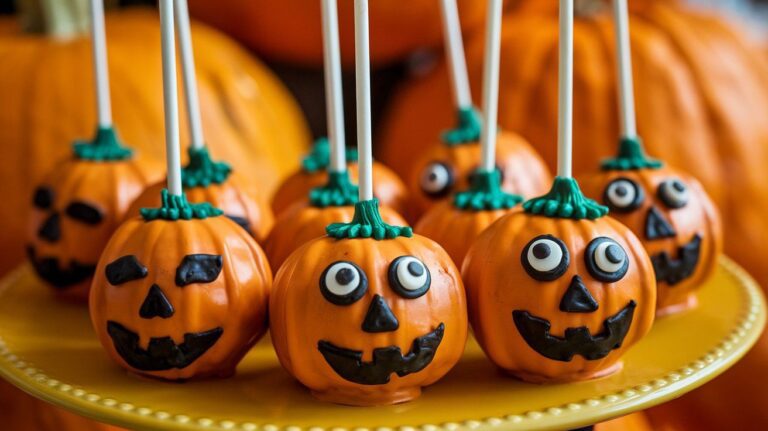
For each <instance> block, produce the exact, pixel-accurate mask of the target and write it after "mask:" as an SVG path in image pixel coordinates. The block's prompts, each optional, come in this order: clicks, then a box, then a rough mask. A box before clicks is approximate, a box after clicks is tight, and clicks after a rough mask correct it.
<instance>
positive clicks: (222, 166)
mask: <svg viewBox="0 0 768 431" xmlns="http://www.w3.org/2000/svg"><path fill="white" fill-rule="evenodd" d="M188 153H189V163H188V164H187V166H184V167H183V168H182V169H181V184H182V186H184V187H185V188H190V187H208V186H210V185H211V184H221V183H223V182H224V181H226V180H227V178H229V174H230V173H232V168H231V167H230V166H229V164H228V163H226V162H215V161H213V159H211V155H210V154H209V153H208V149H207V148H206V147H203V148H192V147H189V150H188Z"/></svg>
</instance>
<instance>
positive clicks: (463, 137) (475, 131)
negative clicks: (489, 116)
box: [443, 107, 482, 147]
mask: <svg viewBox="0 0 768 431" xmlns="http://www.w3.org/2000/svg"><path fill="white" fill-rule="evenodd" d="M481 128H482V123H481V121H480V114H479V113H478V112H477V109H475V107H471V108H460V109H459V110H458V125H457V126H456V128H455V129H451V130H447V131H445V132H443V142H444V143H445V144H446V145H448V146H451V147H452V146H456V145H461V144H467V143H470V142H477V141H479V140H480V131H481Z"/></svg>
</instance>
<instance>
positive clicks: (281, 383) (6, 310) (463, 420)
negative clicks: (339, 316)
mask: <svg viewBox="0 0 768 431" xmlns="http://www.w3.org/2000/svg"><path fill="white" fill-rule="evenodd" d="M765 318H766V311H765V301H764V299H763V296H762V293H761V291H760V289H759V288H758V286H757V285H756V284H755V282H754V281H753V280H752V279H751V278H750V277H749V275H747V274H746V272H744V271H743V270H742V269H741V268H739V267H738V266H737V265H736V264H734V263H733V262H732V261H730V260H729V259H727V258H722V259H721V261H720V265H719V268H718V270H717V272H716V274H715V276H714V277H713V278H712V280H711V281H710V282H709V283H708V284H707V285H706V286H704V287H703V289H702V291H701V294H700V306H699V307H698V308H696V309H695V310H693V311H690V312H687V313H684V314H682V315H678V316H673V317H669V318H665V319H662V320H660V321H658V322H657V323H656V325H655V326H654V328H653V330H652V331H651V333H650V334H649V335H648V336H647V337H646V338H645V339H643V340H642V341H641V342H640V343H639V344H638V345H636V346H635V347H634V348H632V349H631V350H630V351H629V353H628V354H627V355H626V357H625V361H624V369H623V370H622V371H621V372H619V373H617V374H614V375H612V376H610V377H606V378H602V379H598V380H594V381H590V382H582V383H576V384H563V385H546V386H538V385H531V384H526V383H522V382H520V381H517V380H514V379H511V378H507V377H503V376H502V375H501V374H500V373H499V372H498V371H497V370H496V369H495V368H494V367H493V366H492V365H491V363H490V362H489V361H488V360H487V359H486V358H485V357H484V356H483V353H482V352H481V351H480V349H479V347H478V346H477V344H476V343H475V342H474V340H472V339H470V341H469V342H468V346H467V351H466V353H465V354H464V357H463V359H462V360H461V362H459V364H458V365H457V366H456V368H455V369H454V370H453V371H451V372H450V373H449V374H448V376H446V378H444V379H443V380H442V381H440V382H438V383H437V384H436V385H434V386H432V387H429V388H426V389H425V390H424V393H423V395H422V396H421V398H419V399H417V400H416V401H413V402H410V403H407V404H401V405H395V406H387V407H374V408H360V407H344V406H337V405H331V404H326V403H322V402H319V401H316V400H314V399H313V398H312V396H311V395H310V394H309V392H308V391H307V390H305V389H304V388H302V387H301V386H300V385H299V384H298V383H296V382H295V381H294V380H293V379H292V378H291V377H290V376H289V375H288V374H287V373H286V372H284V371H283V370H282V368H280V365H279V364H278V362H277V359H276V357H275V355H274V353H273V351H272V347H271V345H270V342H269V340H268V339H265V340H262V341H261V342H260V343H259V344H258V345H257V346H256V347H255V348H254V349H253V350H252V351H251V352H250V354H249V355H248V356H247V357H246V358H245V359H244V360H243V362H242V363H241V364H240V366H239V367H238V370H237V371H238V372H237V374H236V376H235V377H233V378H229V379H223V380H205V381H191V382H185V383H165V382H160V381H156V380H149V379H144V378H140V377H136V376H133V375H130V374H128V373H126V372H125V371H123V370H122V369H121V368H119V367H118V366H117V365H115V364H113V363H112V362H111V361H110V360H109V359H108V358H107V356H106V354H104V352H103V351H102V349H101V346H100V345H99V343H98V341H97V340H96V338H95V336H94V333H93V329H92V328H91V323H90V320H89V318H88V312H87V308H86V307H82V306H77V305H70V304H63V303H61V302H58V301H55V300H54V298H53V296H52V295H51V294H50V292H49V291H48V290H47V288H45V287H43V286H42V285H41V284H40V283H39V282H37V281H36V279H35V277H34V276H33V274H32V272H31V270H30V269H29V268H28V267H27V266H24V267H21V268H19V269H18V270H16V271H15V272H14V273H12V274H10V275H9V276H8V277H6V278H5V279H4V280H3V281H2V282H0V377H3V378H5V379H7V380H9V381H10V382H11V383H13V384H14V385H16V386H18V387H19V388H21V389H23V390H24V391H26V392H29V393H30V394H32V395H34V396H36V397H38V398H40V399H42V400H45V401H48V402H51V403H53V404H56V405H59V406H61V407H64V408H66V409H69V410H71V411H73V412H76V413H79V414H82V415H85V416H88V417H90V418H93V419H96V420H99V421H103V422H107V423H111V424H115V425H121V426H125V427H129V428H134V429H158V430H192V429H233V430H263V431H278V430H285V431H301V430H305V429H306V430H312V431H322V430H325V429H328V430H336V431H342V430H358V431H362V430H380V431H383V430H390V429H397V430H400V431H407V430H411V431H416V430H424V431H430V430H434V431H438V430H443V429H445V430H460V429H473V430H485V429H491V428H494V429H504V430H518V429H519V430H523V429H524V430H538V429H571V428H578V427H580V426H585V425H589V424H593V423H597V422H601V421H604V420H607V419H610V418H613V417H617V416H621V415H624V414H627V413H630V412H633V411H636V410H641V409H644V408H647V407H650V406H653V405H657V404H660V403H663V402H665V401H667V400H670V399H672V398H675V397H679V396H681V395H682V394H684V393H685V392H688V391H690V390H692V389H694V388H696V387H698V386H700V385H702V384H704V383H706V382H707V381H709V380H711V379H712V378H714V377H715V376H717V375H718V374H720V373H722V372H723V371H725V370H726V369H727V368H728V367H730V366H731V365H733V364H734V363H735V362H736V361H738V360H739V359H740V358H741V357H742V356H743V355H744V354H745V353H746V352H747V351H748V350H749V348H750V347H751V346H752V345H753V344H754V343H755V341H756V340H757V338H758V336H759V335H760V332H761V331H762V329H763V326H764V324H765Z"/></svg>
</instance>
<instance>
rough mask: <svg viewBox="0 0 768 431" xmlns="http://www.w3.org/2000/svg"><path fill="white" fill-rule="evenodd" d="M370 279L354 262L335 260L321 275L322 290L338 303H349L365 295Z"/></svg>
mask: <svg viewBox="0 0 768 431" xmlns="http://www.w3.org/2000/svg"><path fill="white" fill-rule="evenodd" d="M366 290H368V279H367V278H366V277H365V273H364V272H363V271H362V270H361V269H360V268H359V267H358V266H357V265H355V264H354V263H352V262H344V261H340V262H335V263H332V264H331V265H330V266H328V268H326V269H325V271H323V274H322V275H321V276H320V292H321V293H322V294H323V296H324V297H325V299H327V300H328V301H330V302H332V303H334V304H336V305H349V304H352V303H353V302H355V301H357V300H358V299H360V298H362V297H363V295H365V292H366Z"/></svg>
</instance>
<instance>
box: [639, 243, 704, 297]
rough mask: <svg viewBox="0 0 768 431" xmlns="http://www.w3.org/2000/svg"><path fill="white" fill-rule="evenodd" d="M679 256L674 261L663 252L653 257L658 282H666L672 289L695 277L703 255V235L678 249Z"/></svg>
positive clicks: (652, 261)
mask: <svg viewBox="0 0 768 431" xmlns="http://www.w3.org/2000/svg"><path fill="white" fill-rule="evenodd" d="M677 255H678V258H677V259H674V258H672V257H670V256H669V254H668V253H667V252H666V251H662V252H661V253H659V254H656V255H654V256H651V263H653V271H654V272H655V273H656V281H658V282H665V283H667V284H668V285H669V286H670V287H672V286H674V285H676V284H678V283H680V282H681V281H683V280H685V279H687V278H688V277H690V276H691V275H693V273H694V272H695V271H696V267H697V266H698V264H699V256H700V255H701V235H699V234H696V235H694V236H693V239H692V240H691V242H689V243H688V244H686V245H684V246H681V247H678V249H677Z"/></svg>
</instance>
